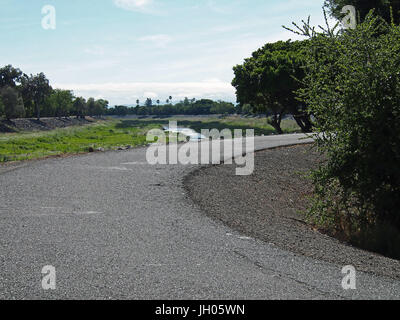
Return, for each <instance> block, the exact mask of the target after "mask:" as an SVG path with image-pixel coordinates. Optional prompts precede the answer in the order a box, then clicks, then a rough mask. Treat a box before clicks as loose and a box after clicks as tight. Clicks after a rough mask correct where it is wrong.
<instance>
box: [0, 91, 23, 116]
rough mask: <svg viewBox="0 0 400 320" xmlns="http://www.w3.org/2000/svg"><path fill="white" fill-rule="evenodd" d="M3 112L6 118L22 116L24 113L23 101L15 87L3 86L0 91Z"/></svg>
mask: <svg viewBox="0 0 400 320" xmlns="http://www.w3.org/2000/svg"><path fill="white" fill-rule="evenodd" d="M0 96H1V100H2V103H3V105H4V114H5V116H6V118H7V119H12V118H18V117H22V116H24V114H25V109H24V103H23V101H22V97H21V95H20V94H19V92H18V91H17V89H15V88H12V87H4V88H3V89H1V91H0Z"/></svg>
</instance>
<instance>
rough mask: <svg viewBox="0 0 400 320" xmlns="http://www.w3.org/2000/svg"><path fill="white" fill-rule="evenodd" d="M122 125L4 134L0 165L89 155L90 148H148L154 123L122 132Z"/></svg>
mask: <svg viewBox="0 0 400 320" xmlns="http://www.w3.org/2000/svg"><path fill="white" fill-rule="evenodd" d="M120 123H121V121H106V122H101V123H96V124H91V125H87V126H79V127H69V128H62V129H56V130H52V131H46V132H31V133H15V134H14V133H11V134H0V162H7V161H19V160H27V159H37V158H42V157H47V156H52V155H61V154H68V153H72V154H76V153H84V152H88V151H89V148H90V147H92V148H94V149H96V148H104V149H105V150H112V149H116V148H118V147H120V146H127V145H130V146H141V145H145V144H146V133H147V131H148V130H150V129H152V128H155V127H159V126H154V125H151V124H150V123H147V124H143V125H141V126H135V127H126V128H118V127H117V126H118V125H119V124H120Z"/></svg>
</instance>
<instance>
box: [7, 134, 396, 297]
mask: <svg viewBox="0 0 400 320" xmlns="http://www.w3.org/2000/svg"><path fill="white" fill-rule="evenodd" d="M301 137H302V136H301V135H287V136H279V137H278V136H272V137H260V138H257V139H256V148H257V149H264V148H268V147H276V146H280V145H289V144H296V143H303V142H304V143H306V142H309V140H304V139H302V140H299V138H301ZM145 155H146V149H144V148H139V149H133V150H128V151H120V152H107V153H95V154H88V155H84V156H75V157H69V158H63V159H47V160H43V161H33V162H29V163H27V164H24V165H23V166H21V167H17V168H15V169H13V170H3V172H2V173H1V174H0V185H1V189H0V299H353V298H354V299H357V298H362V299H374V298H391V299H399V298H400V283H399V282H396V281H394V280H392V279H389V278H383V277H378V276H374V275H369V274H364V273H358V274H357V290H351V291H345V290H343V289H342V287H341V282H342V278H343V276H344V275H342V274H341V270H342V267H343V266H339V265H335V264H330V263H326V262H322V261H317V260H313V259H311V258H307V257H303V256H298V255H295V254H293V253H291V252H287V251H283V250H281V249H278V248H277V247H275V246H274V245H273V244H268V243H264V242H261V241H258V240H255V239H251V238H246V237H243V236H242V235H240V234H237V233H235V232H233V231H232V230H230V229H229V228H227V227H225V226H224V225H222V224H221V223H218V222H215V221H213V220H211V219H209V218H208V217H206V216H205V215H204V214H203V213H202V212H201V211H200V210H199V209H198V208H197V207H196V206H195V205H194V204H193V203H192V201H191V200H190V199H189V198H188V197H187V195H186V194H185V191H184V188H183V178H184V177H185V175H187V174H189V173H190V172H191V171H192V170H195V169H196V167H195V166H192V165H189V166H184V165H156V166H151V165H149V164H147V162H146V157H145ZM46 265H52V266H54V267H55V268H56V272H57V273H56V275H57V280H56V285H57V287H56V290H49V291H45V290H43V289H42V287H41V279H42V274H41V270H42V268H43V267H44V266H46Z"/></svg>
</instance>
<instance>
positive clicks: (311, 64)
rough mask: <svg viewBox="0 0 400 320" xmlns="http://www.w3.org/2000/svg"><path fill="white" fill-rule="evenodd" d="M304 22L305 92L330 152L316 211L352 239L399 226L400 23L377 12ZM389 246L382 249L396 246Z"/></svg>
mask: <svg viewBox="0 0 400 320" xmlns="http://www.w3.org/2000/svg"><path fill="white" fill-rule="evenodd" d="M304 30H305V33H308V34H309V35H311V41H310V42H309V43H310V45H309V48H308V55H307V63H306V77H305V81H304V83H305V88H304V89H303V90H302V91H301V92H300V95H301V96H302V98H303V99H304V100H305V101H306V103H307V105H309V106H310V112H311V113H312V114H313V115H314V117H315V129H316V131H317V132H318V133H319V136H318V137H317V141H316V144H317V147H318V148H319V150H321V152H323V153H324V154H325V155H326V156H327V161H326V162H325V163H324V164H323V165H322V166H321V167H320V168H319V169H318V170H317V171H315V172H314V174H313V178H314V183H315V191H316V201H315V203H314V206H313V208H312V209H311V211H310V213H309V217H310V218H311V219H312V220H313V221H314V222H317V223H318V224H320V225H324V226H329V227H330V228H331V229H332V227H333V228H334V230H335V231H337V232H341V233H343V234H344V235H346V236H347V237H348V238H351V239H361V238H364V239H365V235H366V234H370V232H371V230H377V228H379V230H382V228H384V227H382V226H387V225H390V226H391V234H393V233H394V232H393V228H394V229H396V230H397V234H398V233H399V230H400V212H399V208H400V27H399V26H395V25H388V24H387V23H386V22H384V21H383V20H382V19H380V18H376V17H374V16H373V14H372V13H371V14H370V15H368V16H367V18H366V20H365V21H364V22H363V23H361V24H359V25H358V26H357V28H356V29H355V30H346V31H344V32H339V33H337V34H335V32H333V30H331V29H328V30H327V31H326V32H324V33H316V32H315V31H313V30H312V29H310V28H308V29H307V24H306V28H305V29H304ZM310 30H311V32H308V31H310ZM386 229H387V228H386ZM381 233H382V232H381ZM382 234H383V233H382ZM376 236H378V234H376ZM395 238H396V237H394V236H393V237H392V241H395V240H394V239H395ZM397 239H399V237H398V236H397ZM374 242H375V243H379V240H376V241H375V240H374ZM399 246H400V244H399V243H397V247H399ZM387 247H388V245H387V244H386V245H385V246H382V248H381V249H380V251H384V252H382V253H384V254H390V253H388V250H386V249H385V248H387ZM389 251H390V252H394V250H393V249H391V250H389Z"/></svg>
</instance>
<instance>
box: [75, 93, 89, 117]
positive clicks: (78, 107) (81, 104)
mask: <svg viewBox="0 0 400 320" xmlns="http://www.w3.org/2000/svg"><path fill="white" fill-rule="evenodd" d="M73 110H74V112H75V115H76V117H77V118H81V119H85V115H86V113H87V104H86V100H85V99H84V98H82V97H78V98H76V99H75V101H74V103H73Z"/></svg>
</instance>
